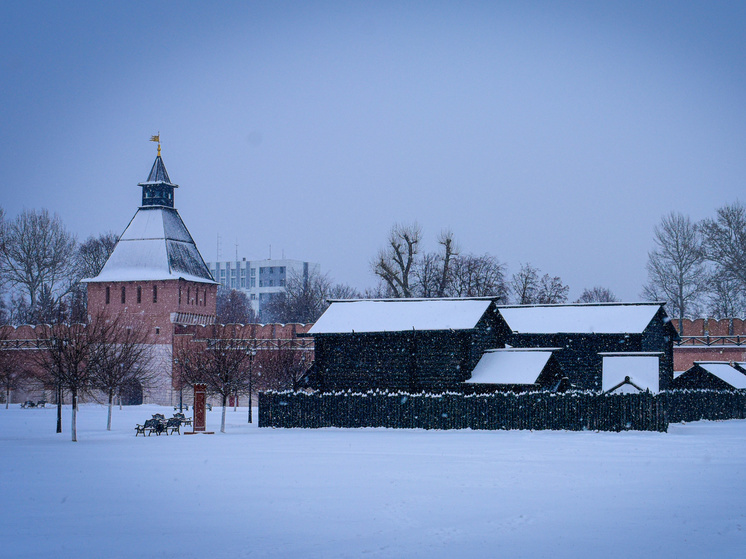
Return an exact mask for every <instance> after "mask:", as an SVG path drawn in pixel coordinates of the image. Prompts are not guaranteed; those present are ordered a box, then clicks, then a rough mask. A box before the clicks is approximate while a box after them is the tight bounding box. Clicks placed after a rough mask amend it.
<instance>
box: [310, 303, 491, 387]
mask: <svg viewBox="0 0 746 559" xmlns="http://www.w3.org/2000/svg"><path fill="white" fill-rule="evenodd" d="M308 335H309V336H313V338H314V344H315V347H314V351H315V362H314V368H313V372H312V374H311V376H310V379H311V385H312V386H314V387H315V388H318V389H322V390H348V389H354V390H368V389H376V388H380V389H388V390H407V391H420V390H426V391H428V390H436V391H439V390H448V389H450V390H459V389H460V387H461V386H462V383H463V382H464V381H465V380H466V379H468V378H469V376H470V375H471V371H472V369H474V367H475V366H476V364H477V362H478V361H479V360H480V358H481V357H482V354H483V353H484V351H485V350H487V349H490V348H495V347H501V342H500V340H501V337H504V333H502V334H501V333H500V322H499V319H498V313H497V310H496V307H495V303H494V300H492V299H424V300H423V299H395V300H354V301H334V302H332V304H331V305H330V307H329V308H328V309H327V311H326V312H325V313H324V314H323V315H322V316H321V318H319V320H318V321H317V322H316V324H314V325H313V327H312V328H311V330H310V331H309V332H308Z"/></svg>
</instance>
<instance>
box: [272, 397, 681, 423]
mask: <svg viewBox="0 0 746 559" xmlns="http://www.w3.org/2000/svg"><path fill="white" fill-rule="evenodd" d="M663 405H664V400H663V399H661V398H659V397H656V396H654V395H652V394H650V393H639V394H609V395H604V394H597V393H590V392H566V393H552V392H529V393H522V394H514V393H493V394H461V393H443V394H425V393H422V394H407V393H402V392H381V391H372V392H366V393H351V392H334V393H325V394H320V393H312V394H309V393H305V392H289V391H288V392H263V393H260V394H259V427H302V428H320V427H389V428H395V429H491V430H495V429H532V430H542V429H554V430H572V431H581V430H592V431H625V430H637V431H666V430H667V428H668V421H667V420H666V415H665V413H664V409H663Z"/></svg>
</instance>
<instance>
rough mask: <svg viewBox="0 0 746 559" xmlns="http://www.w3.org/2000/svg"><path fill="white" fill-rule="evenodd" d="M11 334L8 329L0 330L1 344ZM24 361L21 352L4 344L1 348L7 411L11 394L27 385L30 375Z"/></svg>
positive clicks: (0, 380) (0, 366) (0, 375)
mask: <svg viewBox="0 0 746 559" xmlns="http://www.w3.org/2000/svg"><path fill="white" fill-rule="evenodd" d="M9 333H10V330H9V329H8V328H7V327H5V328H0V343H3V342H6V341H7V340H8V338H9ZM24 361H25V360H24V359H22V357H21V355H20V351H19V350H17V349H13V348H10V347H7V346H6V345H5V344H4V343H3V347H0V386H1V387H2V389H3V392H4V393H5V409H8V406H9V404H10V398H11V393H12V392H13V391H14V390H19V389H21V388H23V387H25V386H26V384H27V380H28V377H29V375H28V373H27V372H26V369H25V367H26V363H25V362H24Z"/></svg>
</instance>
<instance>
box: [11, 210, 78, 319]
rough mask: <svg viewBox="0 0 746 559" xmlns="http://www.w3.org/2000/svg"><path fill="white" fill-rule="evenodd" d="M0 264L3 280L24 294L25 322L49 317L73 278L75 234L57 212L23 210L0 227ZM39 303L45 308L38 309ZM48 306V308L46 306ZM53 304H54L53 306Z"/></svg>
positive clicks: (67, 292) (69, 287) (65, 293)
mask: <svg viewBox="0 0 746 559" xmlns="http://www.w3.org/2000/svg"><path fill="white" fill-rule="evenodd" d="M3 229H4V234H3V242H2V247H1V248H2V250H0V268H1V269H2V276H3V279H4V281H5V282H7V283H8V284H10V285H11V286H13V287H17V288H19V289H21V290H22V292H23V293H25V295H26V296H27V298H28V309H29V314H30V316H29V317H27V320H28V321H29V322H39V321H40V320H38V318H41V317H42V316H43V318H47V319H48V318H50V315H55V314H57V313H58V312H59V308H58V306H59V305H60V303H61V302H62V299H63V298H64V297H65V296H66V295H68V294H69V293H70V292H71V291H72V289H73V286H74V285H75V283H76V281H77V277H76V273H75V272H76V269H75V266H76V262H75V258H74V257H72V255H74V254H75V251H76V241H75V237H74V236H73V235H72V234H71V233H69V232H68V231H67V229H65V227H64V225H63V224H62V220H61V219H60V218H59V216H58V215H56V214H55V215H54V216H50V215H49V212H48V211H47V210H41V211H39V212H36V211H32V210H24V211H23V212H21V214H20V215H18V217H16V219H15V220H13V221H12V222H9V223H6V224H5V226H4V227H3ZM41 304H43V305H44V306H45V307H46V308H44V309H41V311H40V310H39V307H40V305H41ZM50 307H51V308H50ZM55 307H57V308H55Z"/></svg>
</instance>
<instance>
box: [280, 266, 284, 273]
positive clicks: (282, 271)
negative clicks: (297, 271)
mask: <svg viewBox="0 0 746 559" xmlns="http://www.w3.org/2000/svg"><path fill="white" fill-rule="evenodd" d="M280 273H281V274H284V273H285V266H281V267H280Z"/></svg>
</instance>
